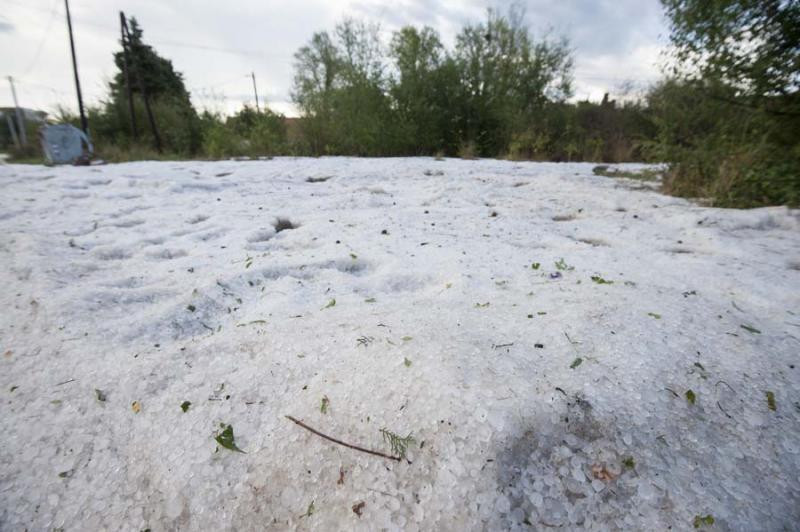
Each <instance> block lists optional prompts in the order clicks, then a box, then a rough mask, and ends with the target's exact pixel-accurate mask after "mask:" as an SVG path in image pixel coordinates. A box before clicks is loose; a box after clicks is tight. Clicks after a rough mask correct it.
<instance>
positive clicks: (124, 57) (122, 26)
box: [119, 11, 139, 138]
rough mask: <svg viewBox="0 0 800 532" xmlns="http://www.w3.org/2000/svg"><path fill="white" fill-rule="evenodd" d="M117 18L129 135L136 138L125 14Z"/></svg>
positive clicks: (137, 134)
mask: <svg viewBox="0 0 800 532" xmlns="http://www.w3.org/2000/svg"><path fill="white" fill-rule="evenodd" d="M119 20H120V24H119V32H120V35H121V42H122V66H123V74H124V75H125V93H126V95H127V97H128V114H130V117H131V135H132V136H133V138H137V137H138V136H139V132H138V131H137V129H136V114H135V112H134V109H133V92H132V91H131V78H130V67H129V66H128V42H127V39H126V38H125V14H124V13H123V12H122V11H120V12H119Z"/></svg>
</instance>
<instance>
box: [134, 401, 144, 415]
mask: <svg viewBox="0 0 800 532" xmlns="http://www.w3.org/2000/svg"><path fill="white" fill-rule="evenodd" d="M131 410H133V413H134V414H138V413H139V412H141V411H142V404H141V403H140V402H139V401H134V402H132V403H131Z"/></svg>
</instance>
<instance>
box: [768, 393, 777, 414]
mask: <svg viewBox="0 0 800 532" xmlns="http://www.w3.org/2000/svg"><path fill="white" fill-rule="evenodd" d="M765 393H766V396H767V408H769V409H770V410H772V411H775V410H777V409H778V405H777V404H776V403H775V392H765Z"/></svg>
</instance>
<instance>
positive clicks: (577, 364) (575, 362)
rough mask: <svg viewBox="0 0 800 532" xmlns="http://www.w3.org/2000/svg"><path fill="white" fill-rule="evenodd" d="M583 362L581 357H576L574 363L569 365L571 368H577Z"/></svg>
mask: <svg viewBox="0 0 800 532" xmlns="http://www.w3.org/2000/svg"><path fill="white" fill-rule="evenodd" d="M582 362H583V359H582V358H581V357H578V358H576V359H575V360H573V361H572V364H570V365H569V369H575V368H577V367H578V366H580V365H581V363H582Z"/></svg>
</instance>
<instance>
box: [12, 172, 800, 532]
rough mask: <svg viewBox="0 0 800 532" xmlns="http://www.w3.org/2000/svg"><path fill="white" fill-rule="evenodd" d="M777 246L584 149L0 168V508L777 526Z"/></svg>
mask: <svg viewBox="0 0 800 532" xmlns="http://www.w3.org/2000/svg"><path fill="white" fill-rule="evenodd" d="M623 166H624V167H626V168H627V167H628V166H625V165H623ZM630 167H632V168H636V166H630ZM439 172H441V175H439ZM426 174H428V175H426ZM309 177H316V178H317V179H316V180H315V181H316V182H308V181H306V179H307V178H309ZM327 177H330V178H329V179H327V180H324V178H327ZM278 218H283V219H287V220H288V221H290V222H291V224H292V225H294V226H296V227H295V228H293V229H289V228H284V229H282V230H280V231H278V230H277V229H276V227H277V228H283V227H286V225H287V224H286V223H283V224H278V223H277V219H278ZM562 259H563V260H562ZM533 263H539V266H538V269H534V268H533V267H532V264H533ZM556 263H558V266H556ZM798 264H800V218H799V217H798V213H797V212H796V211H789V210H787V209H783V208H770V209H756V210H751V211H739V210H723V209H711V208H703V207H699V206H696V205H693V204H691V203H689V202H687V201H684V200H681V199H677V198H672V197H668V196H663V195H660V194H658V193H656V192H653V191H649V190H631V188H630V187H629V186H627V184H626V182H624V181H619V180H614V179H609V178H604V177H597V176H594V175H592V165H590V164H536V163H514V162H504V161H460V160H446V161H434V160H432V159H422V158H418V159H381V160H375V159H348V158H321V159H292V158H276V159H274V160H271V161H249V162H246V163H239V162H231V161H225V162H216V163H207V162H163V163H156V162H144V163H132V164H120V165H108V166H104V167H82V168H70V167H62V168H57V169H54V168H45V167H38V166H20V165H10V166H4V167H2V168H0V283H1V284H2V290H0V305H2V308H3V311H2V313H0V364H1V365H2V371H0V399H2V415H0V433H2V440H0V441H2V444H1V445H0V528H3V529H9V530H22V529H25V528H27V529H29V530H51V529H54V528H62V527H63V528H64V529H65V530H101V529H109V530H134V531H136V530H142V529H146V528H151V529H152V530H165V529H180V530H229V529H239V530H264V529H274V530H285V529H289V528H301V529H317V530H343V529H348V530H377V529H380V528H386V529H395V530H400V529H405V530H435V529H438V530H466V529H481V528H486V529H493V530H499V529H509V528H511V529H516V528H521V527H522V528H526V527H527V524H528V523H530V525H531V526H532V527H533V528H534V529H545V528H546V527H556V526H560V527H562V529H580V528H591V529H612V530H665V529H667V527H669V526H672V527H673V529H678V530H686V529H690V528H692V523H693V520H694V518H695V516H706V515H712V516H713V517H714V519H715V523H716V524H715V526H719V527H720V528H721V529H731V530H753V529H763V530H779V529H783V528H793V527H794V526H796V523H797V522H798V520H800V505H798V504H797V501H798V500H800V445H798V441H800V356H799V355H798V354H799V353H800V340H798V338H800V270H798ZM554 273H560V274H561V276H560V277H556V278H554V277H552V276H551V274H554ZM593 277H594V280H593ZM601 282H612V283H613V284H600V283H601ZM334 302H335V303H334ZM96 390H99V392H98V391H96ZM689 390H691V391H692V392H693V394H694V404H692V403H691V402H689V401H688V400H687V398H686V392H687V391H689ZM768 391H769V392H771V393H772V394H773V397H774V400H775V406H776V410H771V409H770V404H769V402H768V399H767V396H766V392H768ZM323 397H326V398H327V402H326V408H325V410H326V412H325V413H323V412H322V411H321V404H322V399H323ZM101 398H102V399H104V400H101ZM186 401H188V402H191V405H189V406H188V410H187V411H186V412H185V413H184V412H183V410H182V408H181V405H182V404H183V403H184V402H186ZM134 402H136V405H135V407H134ZM137 409H138V413H137V412H136V411H135V410H137ZM287 414H288V415H293V416H295V417H297V418H299V419H301V420H303V421H304V422H306V423H308V424H309V425H311V426H313V427H315V428H317V429H318V430H320V431H322V432H324V433H326V434H329V435H331V436H333V437H336V438H339V439H341V440H344V441H347V442H350V443H353V444H356V445H361V446H365V447H369V448H374V449H378V450H381V451H384V452H389V448H388V445H387V444H386V443H385V442H384V441H383V439H382V436H381V433H380V432H379V430H380V429H381V428H386V429H389V430H391V431H393V432H395V433H397V434H399V435H401V436H405V435H407V434H409V433H412V435H413V437H414V438H415V439H416V442H417V443H416V445H411V446H410V447H409V450H408V458H409V459H410V460H411V461H412V463H408V462H406V461H403V462H400V463H397V462H392V461H389V460H385V459H381V458H378V457H375V456H370V455H367V454H364V453H360V452H357V451H353V450H351V449H348V448H345V447H342V446H338V445H335V444H332V443H330V442H328V441H326V440H323V439H322V438H319V437H317V436H315V435H313V434H311V433H309V432H307V431H305V430H303V429H302V428H300V427H299V426H297V425H295V424H294V423H292V422H290V421H288V420H287V419H285V418H284V415H287ZM220 424H225V425H227V424H230V425H232V427H233V430H234V436H235V443H236V445H237V446H238V447H239V448H241V449H242V450H243V451H245V452H246V454H242V453H237V452H232V451H229V450H228V449H225V448H222V447H220V446H218V444H217V442H215V440H214V434H215V433H219V432H220V430H221V428H220ZM423 442H424V445H423ZM626 464H627V465H626ZM340 479H341V481H342V482H341V483H339V480H340ZM360 502H364V505H363V506H360V507H358V506H356V505H358V504H359V503H360ZM312 503H313V506H312ZM354 507H356V508H358V509H359V511H360V512H361V515H360V517H359V515H357V514H356V512H355V511H354V509H353V508H354Z"/></svg>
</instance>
